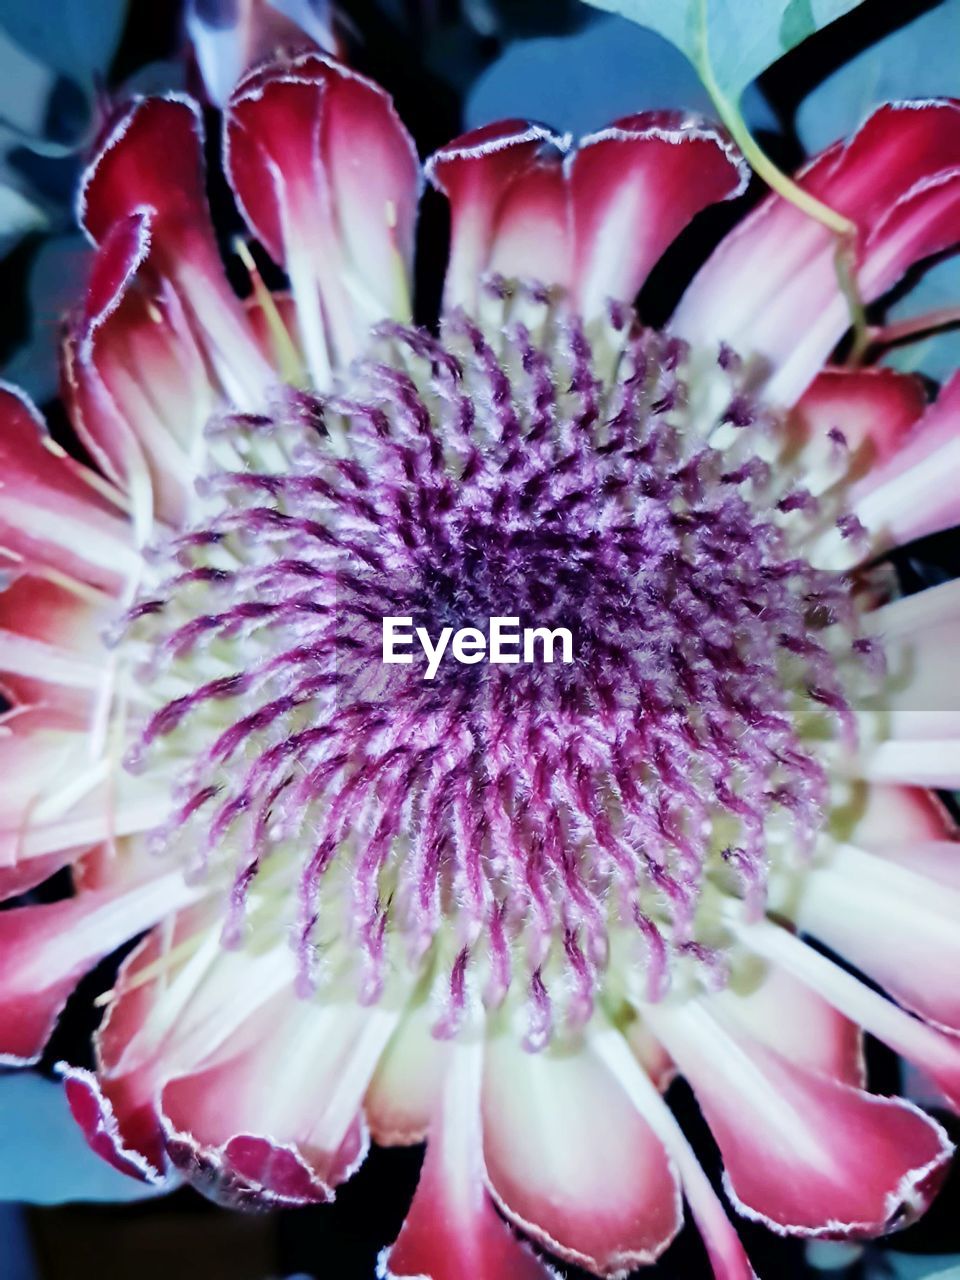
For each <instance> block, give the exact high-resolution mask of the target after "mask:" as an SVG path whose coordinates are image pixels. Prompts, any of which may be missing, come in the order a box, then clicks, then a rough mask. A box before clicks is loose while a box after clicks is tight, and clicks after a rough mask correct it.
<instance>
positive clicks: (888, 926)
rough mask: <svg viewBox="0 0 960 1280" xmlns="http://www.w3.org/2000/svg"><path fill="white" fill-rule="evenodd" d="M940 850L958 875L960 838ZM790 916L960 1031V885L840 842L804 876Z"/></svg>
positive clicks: (905, 999)
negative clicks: (958, 977) (804, 878)
mask: <svg viewBox="0 0 960 1280" xmlns="http://www.w3.org/2000/svg"><path fill="white" fill-rule="evenodd" d="M915 849H916V846H911V848H910V849H909V850H908V851H906V852H908V853H913V852H914V850H915ZM916 851H917V853H919V854H920V857H921V859H922V847H921V848H920V849H917V850H916ZM946 851H950V853H952V857H951V856H950V853H948V852H946ZM935 854H936V856H938V857H940V858H947V857H949V858H950V861H951V862H952V864H953V868H954V875H955V876H956V875H957V871H958V869H960V844H949V845H946V846H944V845H936V846H935ZM792 917H793V919H794V920H795V922H796V923H797V925H798V926H799V927H800V928H801V929H803V930H804V931H805V932H807V933H810V934H813V935H814V936H815V937H817V938H819V939H820V940H821V941H822V942H825V943H826V944H827V946H829V947H830V948H831V950H833V951H836V952H837V953H838V954H839V955H842V956H843V957H844V958H845V959H846V960H849V961H850V962H851V963H852V964H853V965H855V966H856V967H857V968H858V969H860V970H862V972H864V973H866V974H867V975H868V976H869V977H870V978H872V979H873V980H874V982H878V983H879V984H880V985H881V986H882V987H884V988H885V989H886V990H887V991H888V992H889V993H890V994H891V995H892V996H893V997H894V998H895V999H896V1000H898V1001H899V1002H900V1003H901V1004H903V1005H906V1006H907V1007H908V1008H910V1009H912V1010H913V1011H914V1012H915V1013H919V1014H921V1016H923V1017H924V1018H926V1019H927V1020H928V1021H931V1022H935V1023H937V1024H938V1025H940V1026H945V1027H947V1028H949V1029H951V1030H954V1031H960V983H958V982H957V974H958V973H960V888H957V889H950V888H948V887H947V886H946V885H945V884H944V883H942V881H940V880H936V879H928V878H927V877H926V876H924V875H923V874H922V872H921V871H920V870H919V868H918V867H916V868H911V867H910V865H909V863H906V864H904V863H899V864H895V863H893V862H892V861H890V860H889V859H883V858H879V857H876V856H874V855H871V854H869V853H866V852H864V851H863V850H859V849H856V848H854V847H853V846H841V847H840V848H838V849H836V850H835V851H833V852H832V853H831V854H830V855H829V856H828V857H827V859H826V860H825V861H824V863H823V865H822V866H818V867H817V869H816V871H815V873H814V874H812V875H810V876H808V877H807V878H806V880H805V882H804V885H803V888H802V890H801V892H800V897H799V900H798V902H797V906H796V909H795V911H794V912H793V913H792Z"/></svg>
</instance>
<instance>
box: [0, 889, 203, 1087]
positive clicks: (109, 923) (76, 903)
mask: <svg viewBox="0 0 960 1280" xmlns="http://www.w3.org/2000/svg"><path fill="white" fill-rule="evenodd" d="M196 896H197V891H196V890H195V889H189V888H188V887H187V886H186V885H185V884H184V882H183V878H182V876H181V875H180V873H179V872H172V873H169V874H168V875H166V876H165V877H164V878H162V879H157V880H154V881H152V882H151V883H150V884H147V885H144V886H141V887H139V888H135V889H132V890H128V891H126V892H123V893H110V892H109V891H106V892H102V893H88V894H83V895H82V896H80V897H77V898H68V899H66V900H65V901H63V902H53V903H49V904H47V905H44V906H36V907H14V908H12V909H10V910H7V911H3V912H0V1059H2V1060H3V1061H6V1062H12V1063H17V1064H21V1063H28V1062H34V1061H36V1060H37V1058H38V1057H39V1056H40V1054H41V1052H42V1051H43V1046H44V1045H45V1044H46V1042H47V1040H48V1038H49V1036H50V1033H51V1032H52V1030H53V1028H54V1025H55V1024H56V1021H57V1018H58V1017H59V1016H60V1011H61V1009H62V1008H63V1006H64V1004H65V1003H66V1001H67V997H68V996H69V995H70V992H71V991H72V990H73V988H74V987H75V986H76V984H77V982H79V980H80V978H82V977H83V975H84V974H85V973H87V972H88V971H89V970H90V969H92V968H93V967H94V965H96V964H97V963H98V962H99V961H100V960H102V959H103V958H104V956H108V955H109V954H110V952H111V951H115V950H116V948H117V947H119V946H120V945H121V944H122V943H124V942H126V941H127V939H128V938H131V937H135V936H136V935H137V934H138V933H141V932H142V931H143V930H144V929H145V928H147V927H149V926H150V925H151V924H153V923H154V922H155V921H156V920H158V919H160V917H162V916H163V915H164V914H166V912H168V911H170V910H172V909H175V908H176V907H177V906H179V905H182V904H184V903H186V902H188V901H189V900H190V899H191V898H193V897H196Z"/></svg>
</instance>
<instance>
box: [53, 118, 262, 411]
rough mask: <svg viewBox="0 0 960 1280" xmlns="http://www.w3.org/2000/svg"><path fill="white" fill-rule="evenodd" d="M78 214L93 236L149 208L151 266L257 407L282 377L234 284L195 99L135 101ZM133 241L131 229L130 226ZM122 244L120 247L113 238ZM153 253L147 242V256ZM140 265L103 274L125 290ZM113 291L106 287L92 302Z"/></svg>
mask: <svg viewBox="0 0 960 1280" xmlns="http://www.w3.org/2000/svg"><path fill="white" fill-rule="evenodd" d="M78 214H79V218H80V222H81V224H82V225H83V227H84V228H85V230H86V231H87V232H88V234H89V235H90V237H91V239H92V240H93V242H94V243H95V244H101V245H102V244H104V242H105V241H107V240H108V237H110V236H111V233H113V234H114V235H116V234H117V233H115V232H114V230H113V229H114V227H115V226H116V224H117V223H118V222H120V223H123V222H128V220H130V219H132V218H135V217H137V216H140V217H143V216H146V219H147V226H148V228H149V247H150V258H151V264H152V267H153V269H154V270H155V272H156V273H157V274H158V275H159V276H161V277H163V278H165V279H167V280H168V281H169V282H170V283H171V285H172V287H173V288H174V289H175V290H176V292H177V294H178V296H179V298H180V300H181V302H182V303H183V305H184V307H185V308H186V309H187V311H188V312H189V314H190V316H191V318H192V320H193V321H194V323H195V324H196V325H197V326H198V328H199V332H200V334H201V335H202V340H203V343H204V345H205V347H206V349H207V351H208V352H209V355H210V358H211V360H212V362H213V364H214V366H215V368H216V370H217V374H218V376H219V377H220V380H221V381H222V383H223V385H224V386H225V387H226V389H227V391H228V393H229V394H230V395H231V397H232V398H234V399H235V400H236V401H237V402H238V403H241V404H244V405H247V406H251V407H255V406H257V405H259V403H260V402H261V401H262V397H263V393H264V389H265V388H266V387H268V386H269V385H270V384H271V383H272V382H274V381H275V374H274V373H273V371H272V370H271V369H270V367H269V366H268V365H267V363H266V361H265V360H264V359H263V357H262V356H261V354H260V351H259V349H258V347H257V345H256V343H255V342H254V340H253V336H252V334H251V333H250V329H249V325H248V324H247V321H246V318H245V315H244V311H243V308H242V307H241V305H240V303H239V301H238V300H237V298H236V297H235V296H234V294H233V292H232V290H231V289H230V287H229V285H228V283H227V279H226V276H225V275H224V271H223V266H222V263H221V261H220V256H219V251H218V249H217V243H216V239H215V237H214V233H213V226H212V223H211V221H210V215H209V212H208V210H207V202H206V191H205V186H204V169H203V128H202V123H201V117H200V111H199V108H198V107H197V105H196V103H194V102H192V101H191V100H190V99H188V98H181V97H178V96H176V95H170V96H168V97H166V98H145V99H141V100H139V101H136V102H134V103H133V104H132V106H130V107H129V108H128V109H127V111H126V112H125V113H124V115H122V116H121V118H120V119H119V120H118V121H117V123H116V124H115V125H114V126H113V128H112V130H111V131H110V133H109V134H108V135H107V138H106V140H105V141H104V143H103V145H102V146H101V148H100V150H99V152H98V154H97V155H96V156H95V158H94V159H93V160H92V161H91V163H90V164H89V166H88V167H87V170H86V173H85V174H84V177H83V181H82V183H81V187H80V195H79V200H78ZM124 235H125V238H126V239H127V240H129V235H130V233H129V232H125V233H124ZM113 247H114V248H115V246H113ZM144 254H145V248H143V247H141V249H140V250H139V256H140V257H141V259H142V257H143V256H144ZM132 269H133V268H132V267H130V266H128V267H127V269H126V270H124V269H123V267H122V266H121V267H120V269H119V270H118V271H114V272H105V273H104V280H105V282H106V281H107V280H109V281H110V282H112V283H113V284H114V286H115V289H114V292H115V294H116V295H117V296H119V294H120V293H121V292H122V289H123V287H124V282H125V279H126V278H128V277H129V275H130V273H131V270H132ZM108 293H109V289H107V288H106V287H101V288H98V290H97V294H96V297H95V300H94V309H95V310H99V309H100V308H99V306H98V305H97V304H98V303H101V304H102V302H103V301H104V300H105V295H107V294H108Z"/></svg>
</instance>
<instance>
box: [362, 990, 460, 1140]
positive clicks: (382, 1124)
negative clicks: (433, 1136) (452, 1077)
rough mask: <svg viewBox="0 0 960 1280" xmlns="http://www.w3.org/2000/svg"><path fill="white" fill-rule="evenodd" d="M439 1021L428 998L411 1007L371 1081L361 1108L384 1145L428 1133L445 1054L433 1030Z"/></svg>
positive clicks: (371, 1132) (372, 1134) (416, 1137)
mask: <svg viewBox="0 0 960 1280" xmlns="http://www.w3.org/2000/svg"><path fill="white" fill-rule="evenodd" d="M435 1021H436V1015H435V1013H434V1011H433V1010H432V1009H431V1008H430V1005H429V1004H428V1003H423V1004H418V1005H416V1006H415V1007H414V1008H413V1009H411V1010H408V1012H407V1013H405V1014H404V1017H403V1020H402V1021H401V1023H400V1026H399V1027H398V1028H397V1030H396V1031H395V1032H394V1034H393V1036H392V1038H391V1040H390V1043H389V1044H388V1045H387V1048H386V1050H385V1052H384V1054H383V1057H382V1058H381V1060H380V1063H379V1065H378V1067H377V1070H376V1074H375V1075H374V1077H373V1079H372V1080H371V1082H370V1088H369V1089H368V1090H367V1096H366V1098H365V1099H364V1103H363V1110H364V1114H365V1115H366V1117H367V1123H368V1124H369V1126H370V1134H371V1137H372V1138H373V1140H374V1142H376V1143H379V1145H380V1146H383V1147H393V1146H408V1145H410V1144H411V1143H415V1142H423V1141H424V1139H425V1138H426V1136H427V1130H428V1129H429V1127H430V1117H431V1115H432V1114H433V1111H434V1108H435V1104H436V1098H437V1093H438V1090H439V1088H440V1085H441V1081H442V1074H443V1067H444V1058H445V1055H444V1050H443V1045H442V1043H441V1042H440V1041H438V1040H437V1039H435V1037H434V1036H433V1035H432V1034H431V1028H432V1026H433V1024H434V1022H435Z"/></svg>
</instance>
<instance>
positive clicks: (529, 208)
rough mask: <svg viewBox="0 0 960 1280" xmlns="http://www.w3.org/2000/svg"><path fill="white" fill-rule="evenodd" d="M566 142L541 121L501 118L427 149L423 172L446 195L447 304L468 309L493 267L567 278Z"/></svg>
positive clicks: (547, 279)
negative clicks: (429, 153)
mask: <svg viewBox="0 0 960 1280" xmlns="http://www.w3.org/2000/svg"><path fill="white" fill-rule="evenodd" d="M568 147H569V140H568V139H565V138H562V137H560V136H559V135H558V134H555V133H552V132H551V131H550V130H549V129H546V128H544V127H543V126H542V125H538V124H529V123H527V122H526V121H523V120H503V121H500V122H499V123H497V124H491V125H486V126H484V127H483V128H482V129H475V130H473V131H472V132H471V133H467V134H464V135H463V136H462V137H460V138H457V139H456V140H455V141H454V142H450V143H448V144H447V146H445V147H442V148H441V149H440V150H439V151H438V152H436V153H435V154H434V155H433V156H431V158H430V160H429V161H428V162H427V177H428V178H429V179H430V181H431V182H432V183H433V185H434V186H435V187H436V188H437V189H438V190H440V191H442V192H443V193H444V195H446V196H447V198H448V199H449V201H450V220H451V236H450V241H451V242H450V258H449V262H448V264H447V277H446V283H445V286H444V295H443V300H444V305H445V306H446V307H447V309H451V308H453V307H458V306H462V307H465V308H466V309H467V310H468V311H471V312H474V313H475V312H476V309H477V304H478V300H479V292H478V290H479V285H480V282H481V280H482V278H483V277H484V275H486V274H488V273H489V272H491V271H493V270H498V271H501V272H503V273H504V274H505V275H513V276H520V277H522V278H524V279H533V280H538V281H539V282H540V283H542V284H547V285H566V284H568V283H569V281H570V268H571V261H570V258H571V247H570V237H569V228H568V223H569V214H568V193H567V184H566V181H565V178H564V173H563V168H562V166H563V160H564V156H565V154H566V152H567V150H568ZM538 236H539V237H541V239H540V240H539V241H538V239H537V237H538ZM526 253H529V255H530V256H529V257H525V256H524V255H525V254H526Z"/></svg>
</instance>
